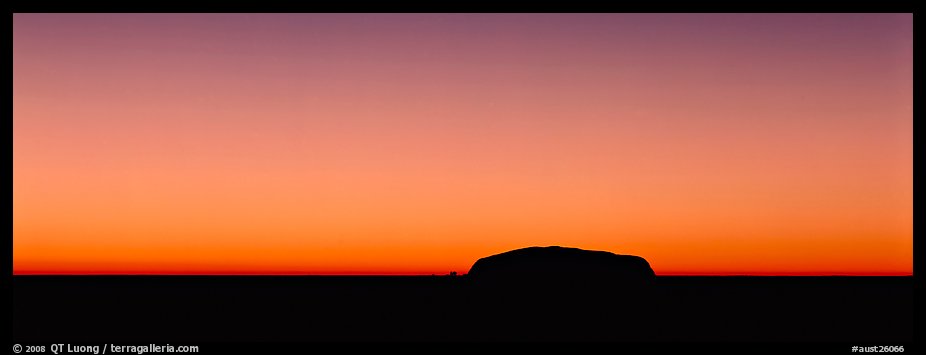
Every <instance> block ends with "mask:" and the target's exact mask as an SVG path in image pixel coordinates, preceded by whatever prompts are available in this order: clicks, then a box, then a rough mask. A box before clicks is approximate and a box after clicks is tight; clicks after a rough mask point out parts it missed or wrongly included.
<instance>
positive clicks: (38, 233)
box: [13, 14, 913, 275]
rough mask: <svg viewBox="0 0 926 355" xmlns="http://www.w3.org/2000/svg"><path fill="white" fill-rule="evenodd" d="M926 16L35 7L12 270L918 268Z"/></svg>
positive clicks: (19, 48)
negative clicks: (579, 257)
mask: <svg viewBox="0 0 926 355" xmlns="http://www.w3.org/2000/svg"><path fill="white" fill-rule="evenodd" d="M912 48H913V46H912V16H911V15H910V14H684V15H681V14H680V15H675V14H587V15H586V14H445V15H431V14H380V15H362V14H358V15H354V14H16V15H14V16H13V272H14V274H34V273H39V274H42V273H48V274H84V273H90V274H93V273H117V274H122V273H127V274H135V273H154V274H175V273H180V274H184V273H192V274H226V273H244V274H252V273H254V274H263V273H268V274H277V273H308V274H431V273H438V274H445V273H447V272H450V271H458V272H460V273H465V272H466V271H467V270H468V269H469V267H470V266H471V265H472V263H473V262H474V261H475V260H476V259H478V258H479V257H483V256H487V255H490V254H495V253H498V252H503V251H506V250H510V249H515V248H520V247H526V246H532V245H563V246H572V247H580V248H590V249H600V250H608V251H612V252H615V253H620V254H634V255H640V256H643V257H645V258H646V259H647V260H648V261H649V262H650V264H651V265H652V267H653V269H654V270H655V271H656V272H657V273H658V274H663V275H666V274H757V275H794V274H800V275H803V274H863V275H872V274H900V275H909V274H912V272H913V270H912V265H913V248H912V245H913V222H912V218H913V213H912V206H913V171H912V168H913V154H912V150H913V132H912V124H913V116H912V112H913V97H912V71H913V60H912V59H913V53H912V50H913V49H912Z"/></svg>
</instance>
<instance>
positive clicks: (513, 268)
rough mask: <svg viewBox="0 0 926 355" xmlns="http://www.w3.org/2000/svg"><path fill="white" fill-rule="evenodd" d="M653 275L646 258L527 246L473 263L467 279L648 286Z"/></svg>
mask: <svg viewBox="0 0 926 355" xmlns="http://www.w3.org/2000/svg"><path fill="white" fill-rule="evenodd" d="M655 276H656V274H655V273H654V272H653V269H652V268H650V266H649V263H648V262H647V261H646V259H643V258H641V257H639V256H634V255H618V254H614V253H610V252H606V251H595V250H583V249H578V248H564V247H559V246H550V247H529V248H523V249H517V250H512V251H508V252H505V253H501V254H496V255H492V256H488V257H485V258H482V259H479V260H477V261H476V263H475V264H473V267H472V268H470V270H469V274H468V277H470V278H472V279H473V280H474V281H476V282H479V283H492V284H509V283H517V284H523V283H546V284H549V283H555V284H559V285H562V284H569V285H576V286H580V285H590V284H607V285H615V284H623V285H626V284H628V283H630V284H638V283H648V282H650V281H652V280H653V279H654V278H655Z"/></svg>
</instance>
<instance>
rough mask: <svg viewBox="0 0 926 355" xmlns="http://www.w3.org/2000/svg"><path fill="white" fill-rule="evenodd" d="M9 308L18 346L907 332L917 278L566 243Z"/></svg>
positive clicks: (69, 296)
mask: <svg viewBox="0 0 926 355" xmlns="http://www.w3.org/2000/svg"><path fill="white" fill-rule="evenodd" d="M522 276H523V277H522ZM525 280H527V281H525ZM13 306H14V307H13V339H14V340H15V341H18V342H43V341H44V342H58V343H60V342H68V341H100V342H114V341H123V342H132V341H135V342H143V343H147V342H153V341H165V342H181V341H187V342H195V341H200V342H203V341H249V340H257V341H315V340H325V341H356V340H369V341H377V340H408V341H416V340H449V341H486V340H514V341H523V340H527V341H534V340H537V341H562V340H565V341H576V340H579V341H583V340H603V341H852V342H859V343H865V344H868V343H872V342H875V343H878V344H882V343H883V344H888V345H889V344H891V342H894V343H897V342H910V341H912V339H913V278H912V277H667V276H653V274H652V269H650V268H649V264H648V263H646V261H645V260H643V259H642V258H639V257H634V256H621V255H615V254H611V253H606V252H590V251H581V250H577V249H568V248H528V249H521V250H518V251H513V252H509V253H503V254H499V255H495V256H491V257H487V258H484V259H480V260H479V261H478V262H476V264H475V265H473V268H472V270H471V271H470V273H469V274H468V275H464V276H391V277H390V276H384V277H366V276H14V277H13Z"/></svg>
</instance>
